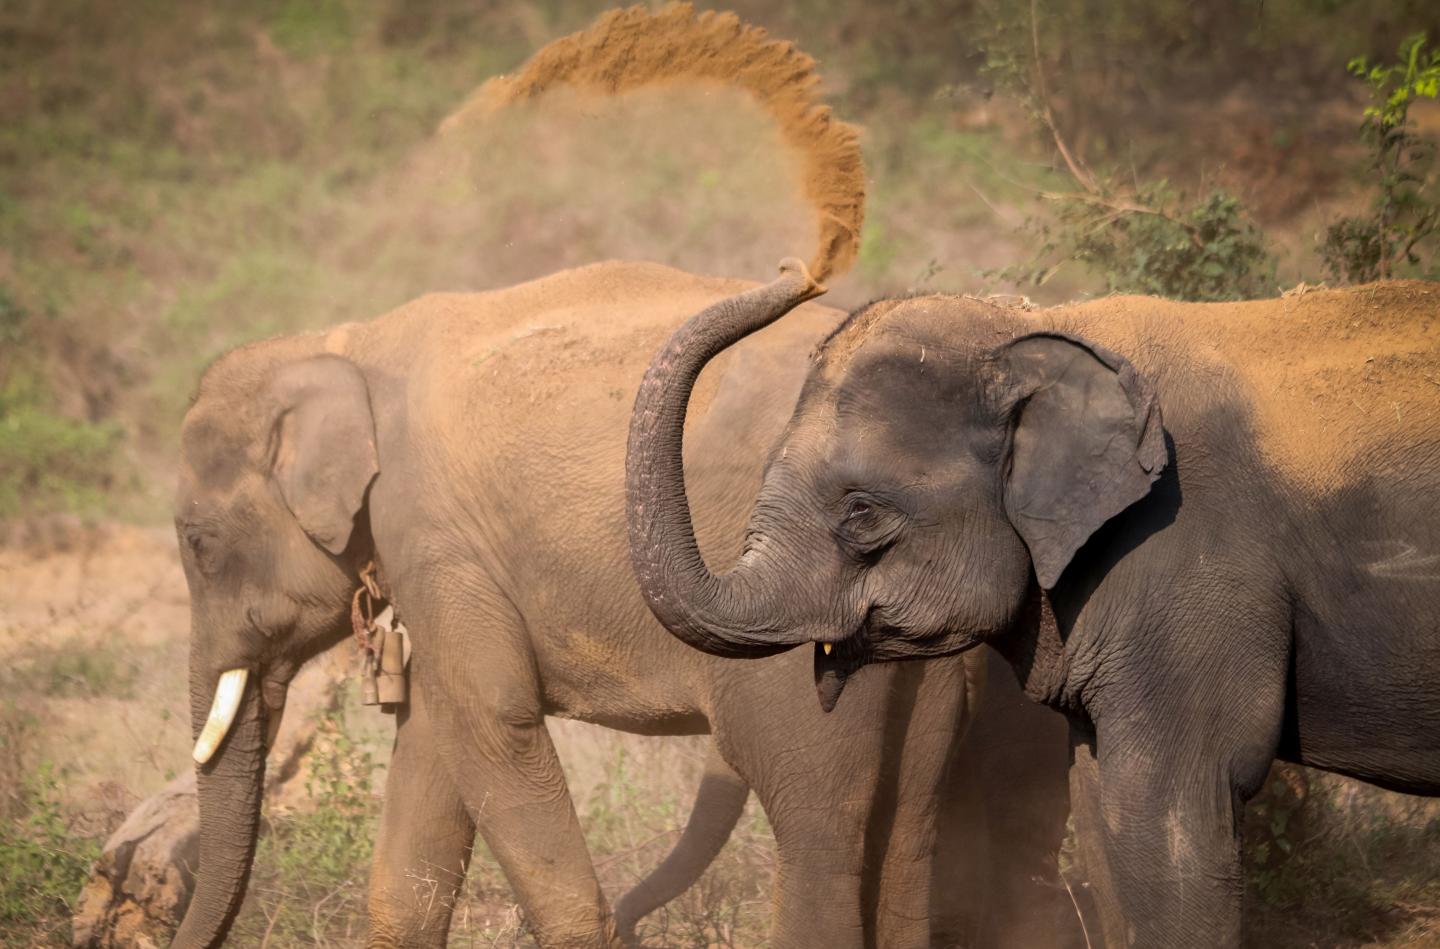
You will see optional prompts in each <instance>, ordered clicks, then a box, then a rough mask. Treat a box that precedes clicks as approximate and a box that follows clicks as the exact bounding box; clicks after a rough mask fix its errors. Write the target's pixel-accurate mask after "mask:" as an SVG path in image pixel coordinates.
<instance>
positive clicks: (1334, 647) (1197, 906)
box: [627, 261, 1440, 947]
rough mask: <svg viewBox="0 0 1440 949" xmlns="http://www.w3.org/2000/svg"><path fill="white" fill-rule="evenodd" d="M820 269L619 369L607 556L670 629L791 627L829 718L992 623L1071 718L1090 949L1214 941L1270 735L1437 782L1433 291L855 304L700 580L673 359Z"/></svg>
mask: <svg viewBox="0 0 1440 949" xmlns="http://www.w3.org/2000/svg"><path fill="white" fill-rule="evenodd" d="M820 292H823V291H822V289H821V288H820V287H819V286H818V285H817V284H816V283H815V282H814V281H813V280H812V279H811V278H810V277H809V275H808V274H807V273H806V272H805V269H804V267H803V266H802V265H800V264H799V263H798V262H795V261H789V262H787V263H786V264H784V265H782V275H781V277H780V278H779V279H778V280H777V281H776V282H774V283H772V284H771V285H770V286H768V287H765V288H763V289H760V290H754V291H748V292H746V293H744V294H739V295H737V296H735V297H733V298H731V299H728V300H724V301H720V302H719V303H717V304H715V305H713V306H711V307H709V308H707V309H705V310H703V311H701V312H700V313H699V314H698V315H697V316H695V317H694V318H693V319H692V320H691V321H689V322H688V323H686V324H685V325H684V326H683V327H682V328H680V329H679V330H677V331H676V333H675V334H674V335H673V336H672V337H671V338H670V340H669V341H668V342H667V343H666V345H665V346H664V347H663V348H662V349H660V350H659V352H658V353H657V355H656V357H655V360H654V362H653V363H652V364H651V367H650V369H649V371H648V372H647V375H646V377H645V380H644V382H643V383H642V385H641V388H640V392H639V395H638V398H637V400H636V404H635V412H634V417H633V422H632V427H631V432H630V442H629V444H630V448H629V458H628V467H627V478H628V488H629V498H628V504H629V509H628V510H629V523H630V542H631V554H632V560H633V563H634V566H635V569H636V572H637V576H638V578H639V580H640V584H641V587H642V589H643V591H644V593H645V596H646V599H647V601H648V602H649V603H650V606H651V609H652V610H653V611H654V612H655V614H656V615H657V616H658V617H659V618H660V620H661V621H662V622H664V623H665V625H666V626H667V627H668V628H669V629H670V630H671V631H672V632H673V633H674V634H675V635H677V636H678V637H679V638H681V639H683V640H684V641H685V642H687V643H689V644H690V645H692V646H695V647H697V648H699V649H702V650H705V651H706V652H707V653H710V654H713V655H717V656H734V657H747V656H748V657H760V656H773V655H775V654H776V653H779V652H782V651H783V650H786V649H789V648H791V647H793V646H796V645H799V644H803V643H810V644H813V663H814V674H815V681H816V685H817V687H818V690H819V695H820V700H821V702H822V703H823V704H824V706H825V707H827V708H829V707H834V708H836V710H837V712H838V711H844V710H845V704H846V702H847V701H848V697H847V698H846V699H845V700H843V701H839V704H838V705H837V704H836V703H837V700H838V699H839V697H840V694H841V689H842V688H843V687H844V686H845V683H846V681H847V678H848V677H850V676H851V675H853V673H854V671H855V670H856V669H857V668H859V667H860V666H862V665H863V664H865V663H869V662H875V661H881V660H895V659H913V658H916V657H931V656H943V655H951V654H954V653H958V652H962V651H964V650H967V649H969V648H971V647H972V646H975V645H977V644H980V643H986V644H989V645H990V646H993V647H994V648H995V649H996V650H997V651H999V652H1000V653H1002V654H1003V655H1004V656H1005V657H1006V658H1007V659H1008V661H1009V663H1010V665H1011V667H1012V668H1013V669H1014V672H1015V675H1016V677H1017V679H1018V681H1019V682H1020V683H1021V685H1022V686H1023V688H1024V690H1025V692H1026V693H1027V694H1028V695H1029V696H1031V697H1032V698H1034V699H1036V700H1038V701H1040V702H1043V703H1045V704H1046V705H1049V706H1051V707H1052V708H1054V709H1058V710H1059V711H1061V712H1063V713H1065V715H1066V716H1068V718H1069V720H1070V721H1071V723H1072V729H1073V736H1074V739H1073V740H1074V748H1073V757H1074V766H1073V768H1072V785H1071V789H1072V802H1073V805H1074V807H1075V819H1076V823H1077V828H1078V830H1079V835H1080V844H1081V849H1082V854H1083V856H1084V858H1085V862H1086V864H1087V868H1088V870H1089V871H1090V875H1091V880H1092V883H1093V884H1094V885H1095V887H1096V889H1097V891H1098V892H1099V894H1100V895H1101V897H1102V898H1101V899H1100V900H1098V902H1099V903H1100V904H1101V915H1102V917H1103V928H1104V933H1105V936H1106V939H1107V941H1108V943H1109V944H1111V945H1116V946H1119V945H1139V946H1163V947H1175V946H1233V945H1236V944H1237V943H1238V941H1239V939H1240V934H1241V905H1242V873H1241V852H1240V837H1239V835H1238V833H1237V815H1238V813H1239V808H1240V805H1241V803H1242V802H1243V801H1244V800H1246V799H1247V798H1249V797H1250V796H1251V795H1252V794H1254V793H1255V792H1256V790H1257V788H1258V787H1259V786H1260V784H1261V782H1262V781H1263V779H1264V776H1265V774H1266V771H1267V769H1268V768H1269V766H1270V764H1271V761H1272V759H1275V758H1280V759H1284V760H1287V761H1292V762H1299V763H1301V764H1304V765H1308V766H1312V767H1317V768H1323V769H1327V770H1331V771H1335V772H1337V773H1341V774H1346V775H1350V776H1352V777H1355V778H1359V779H1362V780H1366V781H1370V782H1372V783H1375V784H1378V785H1380V786H1382V787H1386V788H1390V789H1394V790H1399V791H1405V792H1409V793H1413V794H1425V795H1435V794H1437V793H1440V285H1437V284H1433V283H1419V282H1409V283H1406V282H1397V283H1382V284H1375V285H1371V286H1366V287H1359V288H1355V289H1349V290H1327V291H1308V292H1306V291H1300V292H1296V293H1292V294H1289V295H1287V296H1285V297H1283V298H1280V299H1275V300H1266V301H1259V302H1250V303H1235V304H1205V305H1200V304H1184V303H1175V302H1168V301H1163V300H1156V299H1148V298H1140V297H1114V298H1107V299H1101V300H1096V301H1092V302H1089V303H1084V304H1078V305H1072V306H1063V307H1057V308H1054V309H1040V310H1035V309H1028V308H1020V307H1004V306H999V305H995V304H993V303H990V302H985V301H982V300H977V299H973V298H969V297H960V296H943V295H933V296H917V297H912V298H903V299H890V300H882V301H880V302H877V303H873V304H871V305H869V306H866V307H864V308H862V309H860V310H858V311H857V312H855V313H854V314H852V315H851V316H850V317H849V318H848V319H847V320H846V322H845V323H844V324H843V325H842V326H841V327H840V328H839V329H837V330H836V331H835V332H834V333H832V334H831V335H830V336H829V337H828V338H827V339H826V341H825V342H824V344H823V345H822V347H821V348H820V349H819V351H818V352H817V353H816V354H815V355H814V357H813V358H812V359H811V360H809V365H808V374H807V378H806V381H805V385H804V387H803V390H802V393H801V396H800V399H799V402H798V404H797V406H796V408H795V411H794V414H793V415H792V416H791V418H790V421H789V423H788V424H787V425H786V427H785V431H784V433H783V435H782V436H781V437H780V439H779V440H778V441H777V442H776V443H775V444H774V447H772V448H771V450H770V454H769V460H768V463H767V465H766V470H765V474H764V483H763V486H762V487H761V489H760V492H759V496H758V499H757V500H756V502H755V505H754V510H753V513H752V515H751V520H750V524H749V527H748V529H747V533H746V539H745V545H744V554H743V555H742V556H741V558H740V560H739V561H738V562H737V563H736V564H735V566H734V567H733V568H732V569H730V570H728V571H727V572H723V573H718V574H717V573H714V572H712V571H711V570H710V569H709V568H708V567H707V563H706V561H707V560H708V559H709V558H708V557H704V556H702V552H701V550H700V549H699V548H697V545H696V541H695V537H694V534H693V533H692V530H691V509H690V505H689V503H688V502H687V495H686V489H687V483H688V482H687V479H688V476H689V472H688V471H687V470H686V469H685V468H683V467H682V465H681V457H682V456H681V443H682V432H683V426H684V424H685V420H686V405H687V402H688V401H689V400H690V398H691V383H692V381H693V380H694V379H695V377H696V375H697V373H700V372H701V370H702V369H703V368H704V367H705V366H706V365H707V363H708V362H709V361H710V360H711V359H712V358H713V357H715V356H716V355H717V354H719V353H721V352H723V351H724V350H725V349H726V348H727V347H729V346H731V345H732V344H734V343H736V342H737V341H738V340H741V339H743V338H745V337H746V336H747V335H748V334H750V333H752V332H755V331H757V330H759V329H761V328H762V327H764V326H766V325H768V324H769V323H771V322H772V321H774V320H777V319H778V318H779V317H781V316H782V315H783V314H784V313H785V312H786V311H787V310H788V309H789V308H790V307H792V306H794V305H795V304H796V303H797V302H799V301H801V300H806V299H809V298H811V297H813V296H815V295H817V294H819V293H820ZM780 325H783V322H782V323H781V324H780ZM691 493H692V496H694V492H693V491H692V492H691ZM1094 931H1095V930H1094V928H1093V927H1092V932H1094ZM1096 935H1098V932H1097V933H1096Z"/></svg>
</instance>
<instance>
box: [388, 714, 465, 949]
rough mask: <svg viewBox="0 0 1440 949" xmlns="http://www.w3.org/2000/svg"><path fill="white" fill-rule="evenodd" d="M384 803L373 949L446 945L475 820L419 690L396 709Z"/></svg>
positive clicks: (438, 946)
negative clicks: (440, 750)
mask: <svg viewBox="0 0 1440 949" xmlns="http://www.w3.org/2000/svg"><path fill="white" fill-rule="evenodd" d="M396 726H397V728H396V734H395V747H394V751H393V753H392V754H391V758H390V769H389V773H388V775H387V777H386V779H385V809H384V813H383V814H382V815H381V820H380V833H379V836H378V838H377V840H376V843H375V858H374V861H373V862H372V865H371V868H370V892H369V913H370V935H369V940H368V943H367V945H368V946H369V947H370V949H388V947H402V946H403V947H407V949H409V947H416V949H420V947H437V949H443V947H444V945H445V942H446V936H447V934H448V932H449V929H450V916H451V913H452V912H453V910H454V907H455V902H456V897H457V895H458V894H459V892H460V890H461V887H462V885H463V884H464V882H465V869H466V867H467V866H468V865H469V862H470V850H471V847H472V846H473V845H474V842H475V824H474V822H473V821H471V820H470V814H469V812H468V811H467V810H466V809H465V802H464V800H463V799H462V798H461V797H460V792H459V791H458V790H457V789H456V787H455V782H454V781H453V780H452V779H451V777H450V774H449V772H448V771H447V770H446V768H445V765H444V762H443V761H442V760H441V757H440V755H439V753H438V751H437V750H436V747H435V734H434V729H433V726H432V723H431V721H430V717H429V713H428V710H427V709H426V707H425V700H424V696H423V695H421V694H420V693H419V690H416V691H415V693H414V694H412V695H411V697H410V701H409V702H408V703H407V704H406V705H404V706H402V707H401V708H400V710H399V711H398V712H397V714H396Z"/></svg>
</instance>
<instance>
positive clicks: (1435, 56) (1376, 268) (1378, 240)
mask: <svg viewBox="0 0 1440 949" xmlns="http://www.w3.org/2000/svg"><path fill="white" fill-rule="evenodd" d="M1425 47H1426V39H1425V35H1424V34H1423V33H1419V34H1416V35H1414V36H1411V37H1409V38H1408V39H1406V40H1405V42H1403V43H1401V44H1400V49H1399V54H1398V61H1397V62H1395V63H1391V64H1388V65H1385V64H1371V63H1369V62H1367V61H1366V60H1365V58H1364V57H1358V58H1356V59H1352V60H1351V61H1350V63H1349V64H1348V66H1347V67H1346V68H1347V69H1348V71H1349V72H1350V74H1351V75H1352V76H1354V77H1356V78H1357V79H1360V80H1361V81H1363V82H1364V83H1365V84H1366V85H1368V86H1369V87H1370V105H1368V106H1366V108H1365V112H1364V114H1363V118H1362V120H1361V123H1360V134H1361V136H1362V138H1363V139H1364V140H1365V142H1366V144H1367V145H1368V147H1369V149H1370V165H1369V168H1370V174H1371V176H1372V179H1373V183H1374V185H1375V187H1376V194H1375V198H1374V200H1373V201H1372V202H1371V209H1370V212H1369V213H1368V214H1365V215H1356V216H1353V217H1346V218H1341V219H1340V220H1339V221H1336V222H1335V223H1334V224H1332V225H1330V226H1329V227H1328V228H1327V229H1326V231H1325V238H1324V240H1323V242H1322V243H1321V245H1320V255H1321V257H1322V258H1323V259H1324V261H1325V267H1326V269H1327V270H1328V271H1329V272H1330V275H1331V276H1332V277H1333V278H1334V279H1336V280H1339V281H1345V282H1349V283H1366V282H1368V281H1371V280H1384V279H1387V278H1389V277H1390V276H1392V275H1393V274H1394V273H1395V271H1396V268H1398V267H1403V266H1406V265H1408V266H1410V267H1416V266H1418V265H1419V264H1420V263H1421V261H1422V255H1421V253H1420V251H1419V248H1420V245H1422V244H1424V243H1426V242H1427V241H1429V240H1430V238H1431V237H1433V236H1434V235H1435V234H1436V233H1437V232H1440V203H1437V202H1436V201H1435V200H1434V198H1433V197H1431V195H1430V194H1427V191H1433V189H1432V185H1433V181H1432V176H1433V173H1434V168H1435V143H1434V142H1432V141H1430V140H1428V139H1426V138H1425V137H1424V136H1422V135H1420V134H1419V133H1418V132H1417V131H1416V129H1415V127H1414V125H1413V123H1412V122H1411V120H1410V106H1411V105H1412V104H1414V102H1415V101H1416V100H1417V99H1421V98H1425V99H1434V98H1436V97H1437V95H1440V49H1430V50H1429V51H1427V50H1426V48H1425Z"/></svg>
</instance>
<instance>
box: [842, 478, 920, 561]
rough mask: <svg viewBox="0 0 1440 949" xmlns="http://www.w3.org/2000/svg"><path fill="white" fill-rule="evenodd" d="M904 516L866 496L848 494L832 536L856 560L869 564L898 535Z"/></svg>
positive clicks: (887, 505) (889, 506)
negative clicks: (868, 561)
mask: <svg viewBox="0 0 1440 949" xmlns="http://www.w3.org/2000/svg"><path fill="white" fill-rule="evenodd" d="M904 522H905V516H904V515H903V514H902V513H901V512H900V511H899V510H897V509H896V508H894V507H892V506H891V505H889V504H886V503H884V502H882V501H879V500H876V499H875V498H874V497H871V496H869V495H865V494H859V493H855V494H851V495H850V496H849V497H848V498H847V499H846V500H845V505H844V507H843V508H842V509H841V514H840V523H839V524H838V525H837V526H836V528H835V536H836V537H837V538H838V539H839V540H840V542H841V544H842V545H843V546H844V547H846V548H847V549H849V550H850V552H851V553H853V554H854V555H856V556H857V557H860V558H863V559H865V560H872V559H874V558H876V557H878V556H879V554H881V553H882V552H884V550H885V549H886V548H888V547H889V546H890V545H891V544H892V543H894V542H895V539H896V538H897V537H898V536H899V534H900V528H901V527H902V526H904Z"/></svg>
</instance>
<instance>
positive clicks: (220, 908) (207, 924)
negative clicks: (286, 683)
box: [171, 668, 265, 949]
mask: <svg viewBox="0 0 1440 949" xmlns="http://www.w3.org/2000/svg"><path fill="white" fill-rule="evenodd" d="M190 682H191V686H190V718H191V722H192V724H193V728H194V732H195V735H196V737H197V739H198V738H199V737H200V736H201V734H202V733H203V732H204V730H205V728H206V726H207V723H208V721H209V719H210V718H211V717H212V716H211V711H212V708H211V696H212V695H213V694H214V693H215V691H216V689H215V686H213V685H212V683H211V680H210V677H209V676H208V675H207V674H206V673H205V672H203V671H201V670H199V669H196V668H192V670H191V674H190ZM241 693H242V694H241V697H240V707H239V710H238V711H237V713H236V715H235V718H234V720H233V722H232V723H231V725H230V727H229V729H228V734H226V735H225V736H224V737H223V740H222V741H221V744H220V747H219V749H218V750H215V751H214V753H213V754H212V755H211V757H210V758H209V760H208V761H206V762H205V763H204V764H200V765H199V766H198V767H197V773H196V793H197V796H198V798H199V802H200V865H201V866H202V867H203V868H204V871H205V872H204V873H201V874H200V875H199V879H198V880H197V882H196V890H195V895H194V897H193V898H192V900H191V902H190V908H189V909H188V910H187V911H186V913H185V921H184V922H183V923H181V925H180V930H179V932H177V933H176V934H175V941H174V942H173V943H172V944H171V945H172V946H173V947H174V949H208V947H210V946H217V945H219V944H220V943H221V942H222V941H223V940H224V938H225V933H226V932H227V931H228V930H229V928H230V923H231V922H232V921H233V920H234V918H235V914H236V913H237V912H239V910H240V904H241V902H242V901H243V900H244V897H245V886H246V883H247V882H248V881H249V877H250V867H251V865H252V863H253V860H254V856H255V842H256V838H257V836H258V834H259V830H260V798H261V792H262V790H263V789H264V786H265V715H264V714H263V713H262V711H261V708H260V705H261V703H260V696H259V689H258V687H256V685H253V684H252V685H251V686H249V687H246V686H245V685H244V684H243V683H242V684H241Z"/></svg>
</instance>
